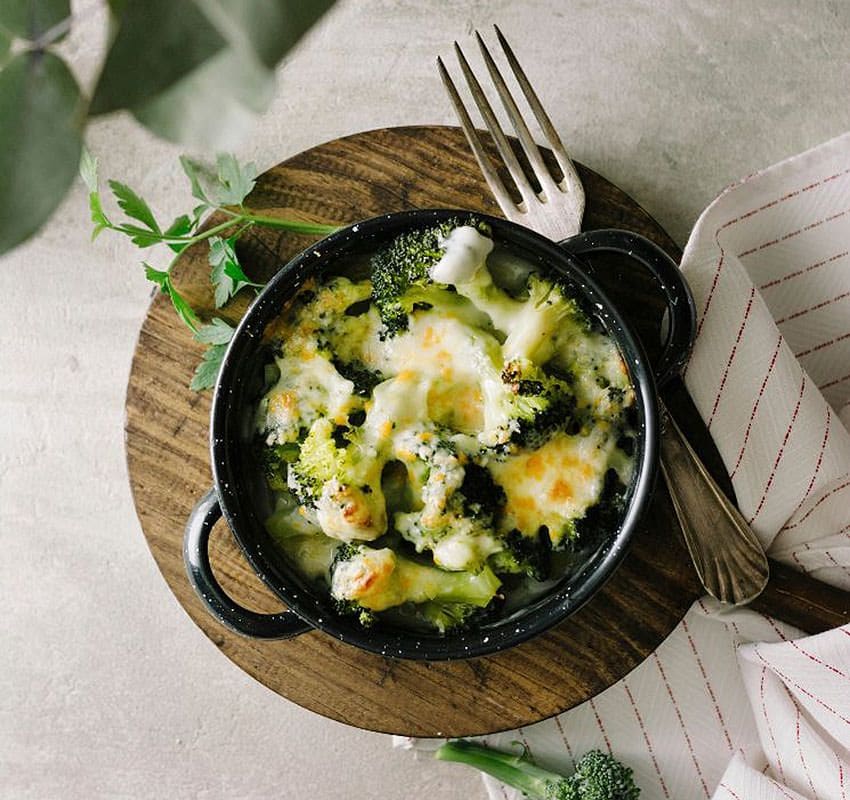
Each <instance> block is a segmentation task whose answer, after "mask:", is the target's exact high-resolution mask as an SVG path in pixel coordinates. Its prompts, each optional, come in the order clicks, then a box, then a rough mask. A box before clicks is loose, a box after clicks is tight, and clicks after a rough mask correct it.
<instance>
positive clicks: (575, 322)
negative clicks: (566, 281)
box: [504, 273, 590, 365]
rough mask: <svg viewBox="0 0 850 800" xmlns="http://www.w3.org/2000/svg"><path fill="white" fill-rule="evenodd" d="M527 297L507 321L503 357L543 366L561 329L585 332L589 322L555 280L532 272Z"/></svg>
mask: <svg viewBox="0 0 850 800" xmlns="http://www.w3.org/2000/svg"><path fill="white" fill-rule="evenodd" d="M526 289H527V291H528V298H527V299H526V300H525V301H524V302H523V303H522V305H521V307H520V308H518V309H517V310H516V313H515V314H514V315H513V318H512V319H511V322H510V326H509V328H508V336H507V338H506V339H505V343H504V352H505V358H506V359H508V360H512V359H515V358H520V359H528V360H530V361H533V362H534V363H535V364H540V365H543V364H546V363H547V362H548V361H549V360H550V359H551V358H552V356H553V355H555V351H556V348H557V343H558V341H559V339H560V338H562V337H563V333H564V329H565V328H566V329H579V330H582V331H586V330H588V329H589V327H590V321H589V320H588V318H587V316H586V315H585V314H584V312H583V311H582V310H581V309H580V308H579V305H578V303H576V301H575V299H574V298H572V297H571V296H570V292H569V288H568V287H565V286H562V285H561V283H560V282H559V281H558V280H553V279H550V278H545V277H543V276H541V275H538V274H536V273H532V274H531V275H529V276H528V282H527V284H526Z"/></svg>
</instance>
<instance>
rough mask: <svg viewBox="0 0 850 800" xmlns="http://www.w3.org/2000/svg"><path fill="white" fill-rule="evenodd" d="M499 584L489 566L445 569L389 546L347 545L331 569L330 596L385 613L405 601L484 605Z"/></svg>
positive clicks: (487, 602)
mask: <svg viewBox="0 0 850 800" xmlns="http://www.w3.org/2000/svg"><path fill="white" fill-rule="evenodd" d="M499 586H501V582H500V581H499V579H498V578H497V577H496V575H495V574H494V573H493V571H492V570H491V569H489V568H488V567H484V568H483V569H482V570H480V571H479V572H476V573H472V572H446V571H444V570H441V569H439V568H437V567H431V566H427V565H425V564H419V563H417V562H415V561H411V560H410V559H407V558H405V557H404V556H401V555H399V554H397V553H396V552H394V551H393V550H391V549H389V548H382V549H380V550H376V549H373V548H370V547H367V546H365V545H362V544H356V545H355V544H352V545H348V546H343V547H341V548H340V549H339V551H338V552H337V555H336V558H335V560H334V562H333V565H332V567H331V595H332V596H333V597H334V599H335V600H337V601H342V602H343V603H344V604H345V607H346V608H347V609H348V610H349V611H351V610H355V609H365V610H366V611H369V612H376V611H385V610H386V609H388V608H395V607H397V606H400V605H403V604H405V603H416V604H418V603H428V602H432V601H434V602H437V603H441V604H443V603H453V604H461V605H466V606H473V607H474V608H486V607H487V606H488V605H489V604H490V602H491V601H492V600H493V598H494V597H495V596H496V592H497V591H498V589H499Z"/></svg>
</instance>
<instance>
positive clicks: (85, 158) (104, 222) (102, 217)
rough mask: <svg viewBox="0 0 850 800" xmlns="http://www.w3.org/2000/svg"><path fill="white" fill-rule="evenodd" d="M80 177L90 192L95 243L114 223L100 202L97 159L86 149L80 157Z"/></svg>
mask: <svg viewBox="0 0 850 800" xmlns="http://www.w3.org/2000/svg"><path fill="white" fill-rule="evenodd" d="M80 177H81V178H82V179H83V182H84V183H85V185H86V187H87V188H88V190H89V209H90V210H91V221H92V222H93V223H94V228H93V229H92V232H91V238H92V241H94V240H95V239H96V238H97V236H98V234H99V233H100V232H101V231H102V230H104V229H105V228H109V227H111V226H112V223H110V221H109V218H108V217H107V216H106V214H105V213H104V211H103V204H102V203H101V201H100V192H99V191H98V185H97V159H96V158H95V157H94V156H93V155H92V154H91V152H90V151H89V149H88V148H86V147H84V148H83V152H82V154H81V156H80Z"/></svg>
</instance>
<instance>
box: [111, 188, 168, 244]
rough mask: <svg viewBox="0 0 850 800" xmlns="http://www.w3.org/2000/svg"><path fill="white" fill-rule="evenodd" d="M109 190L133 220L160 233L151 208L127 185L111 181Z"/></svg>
mask: <svg viewBox="0 0 850 800" xmlns="http://www.w3.org/2000/svg"><path fill="white" fill-rule="evenodd" d="M109 188H110V189H112V194H114V195H115V199H116V200H117V201H118V206H119V207H120V208H121V210H122V211H123V212H124V213H125V214H126V215H127V216H128V217H130V218H131V219H136V220H138V221H139V222H141V223H142V224H143V225H146V226H147V227H148V228H149V229H150V230H152V231H154V232H156V233H160V229H159V225H158V224H157V221H156V219H155V218H154V215H153V212H152V211H151V209H150V206H149V205H148V204H147V203H146V202H145V201H144V200H142V198H141V197H139V195H137V194H136V193H135V192H134V191H133V190H132V189H131V188H130V187H129V186H127V184H125V183H120V182H119V181H109Z"/></svg>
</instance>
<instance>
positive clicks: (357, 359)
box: [256, 223, 634, 632]
mask: <svg viewBox="0 0 850 800" xmlns="http://www.w3.org/2000/svg"><path fill="white" fill-rule="evenodd" d="M340 271H341V272H345V270H340ZM275 331H276V332H275V337H276V338H275V358H274V365H273V366H271V367H270V369H269V370H267V372H268V373H269V380H268V383H267V389H266V391H265V393H264V394H263V396H262V399H261V400H260V402H259V405H258V408H257V415H256V426H257V433H258V442H259V445H258V448H259V451H260V453H261V457H262V459H263V463H264V467H265V472H266V476H267V480H268V483H269V486H270V488H271V490H272V491H273V492H274V497H275V508H274V511H273V513H272V514H271V516H270V517H269V519H268V520H267V523H266V526H267V529H268V531H269V533H270V534H271V536H272V538H273V539H274V541H275V542H276V543H277V544H278V545H279V547H280V548H281V549H282V550H283V552H284V553H285V555H286V557H287V558H288V559H289V560H290V562H291V563H292V564H293V565H294V566H295V567H296V568H297V569H298V570H299V571H300V573H301V574H302V575H304V576H305V577H306V578H307V579H309V580H311V581H315V582H318V583H320V584H322V585H323V586H324V587H326V590H327V591H328V592H329V593H330V595H331V596H332V598H333V599H334V602H335V605H336V607H337V608H338V610H339V612H340V613H343V614H352V615H354V616H355V617H356V618H357V619H358V620H359V621H360V622H362V623H363V624H364V625H368V624H372V623H373V622H375V620H376V619H388V620H389V621H391V622H392V623H394V624H402V625H410V626H414V627H416V626H419V627H421V626H428V627H430V628H432V629H436V630H438V631H443V632H444V631H446V630H449V629H451V628H455V627H457V626H459V625H471V624H475V623H476V622H477V621H480V620H481V619H485V618H486V616H487V615H488V614H490V613H492V612H493V611H494V610H496V609H499V608H501V607H502V606H503V605H504V604H505V603H510V602H511V598H512V596H515V597H522V596H527V593H528V591H529V587H531V589H533V588H534V587H535V586H543V585H545V584H544V582H546V581H549V580H552V579H556V578H559V577H561V576H563V575H564V574H565V573H566V572H567V571H568V570H569V566H570V563H571V560H572V559H575V558H576V554H577V553H579V552H580V551H581V550H582V548H586V547H588V546H596V545H598V543H599V541H600V538H601V537H602V536H604V535H607V534H609V533H611V532H613V530H616V527H617V526H618V524H619V522H620V518H621V516H622V511H623V508H624V504H625V494H626V487H627V486H628V485H629V482H630V479H631V474H632V469H633V457H632V452H633V437H634V432H633V430H632V425H631V419H632V413H631V411H632V407H633V404H634V390H633V388H632V386H631V384H630V381H629V375H628V372H627V370H626V367H625V364H624V362H623V359H622V357H621V355H620V352H619V350H618V348H617V346H616V344H615V343H614V341H613V340H612V339H611V338H610V337H609V336H607V335H606V334H605V333H604V331H603V330H602V327H601V326H600V325H599V324H598V322H597V321H595V320H594V319H593V318H592V316H590V315H589V314H588V313H587V312H586V310H584V309H583V308H582V307H581V306H580V304H579V303H578V302H577V301H576V299H575V298H574V297H573V296H572V295H571V293H570V291H569V287H568V285H566V284H565V283H564V282H563V281H561V280H559V279H558V278H555V277H552V276H547V275H544V274H541V273H540V272H539V271H537V270H535V269H533V268H532V266H531V265H530V264H528V263H524V262H522V261H521V260H518V259H517V258H516V257H514V256H510V255H509V254H506V253H503V252H501V251H500V250H499V249H498V248H497V249H496V250H495V251H494V246H493V241H492V239H491V238H490V236H489V231H488V229H487V228H486V226H484V225H475V224H474V223H473V224H464V225H457V224H451V223H446V224H443V225H440V226H437V227H433V228H426V229H420V230H413V231H409V232H406V233H403V234H402V235H400V236H398V237H397V238H396V239H394V240H393V241H391V242H390V243H388V244H386V245H384V246H383V247H382V248H381V249H380V250H378V251H377V252H375V253H374V254H372V255H371V256H370V257H369V258H368V263H367V264H366V268H365V269H364V268H363V265H361V268H360V269H359V270H350V271H348V272H347V273H346V274H336V275H333V276H330V277H326V278H324V279H322V280H319V281H316V280H314V281H311V282H308V283H307V284H305V285H304V286H302V287H301V288H300V290H299V291H298V293H297V294H296V296H295V298H294V299H293V300H292V301H291V303H290V304H289V305H288V306H287V308H286V309H285V310H284V313H283V314H282V315H281V318H280V321H279V324H278V325H276V328H275ZM523 592H525V595H523Z"/></svg>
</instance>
